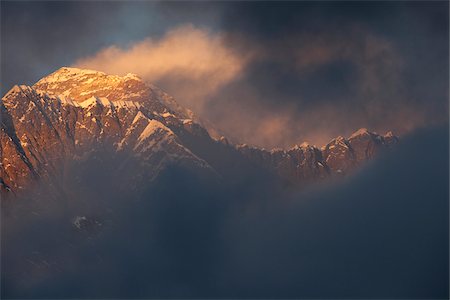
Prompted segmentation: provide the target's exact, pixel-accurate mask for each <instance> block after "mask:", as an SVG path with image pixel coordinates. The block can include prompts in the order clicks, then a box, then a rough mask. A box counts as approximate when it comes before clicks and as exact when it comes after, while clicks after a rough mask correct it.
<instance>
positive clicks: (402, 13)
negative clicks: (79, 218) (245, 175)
mask: <svg viewBox="0 0 450 300" xmlns="http://www.w3.org/2000/svg"><path fill="white" fill-rule="evenodd" d="M448 22H449V21H448V3H446V2H420V1H415V2H379V1H378V2H373V3H358V2H354V1H352V2H319V3H312V2H283V3H279V2H277V3H273V2H262V3H259V2H243V3H240V2H214V3H207V2H133V3H127V4H125V3H120V2H81V3H80V2H18V3H13V2H2V83H3V87H5V88H6V89H8V88H9V87H10V86H12V85H13V84H15V83H28V84H29V83H33V82H34V81H36V80H37V79H39V78H40V77H42V76H44V75H45V74H48V73H50V72H51V71H53V70H55V69H57V68H59V67H60V66H61V65H70V64H73V63H75V62H76V61H78V60H79V59H81V58H85V57H90V56H92V55H94V54H96V53H97V52H98V51H99V50H101V49H103V48H106V47H110V46H115V47H119V48H125V49H127V47H130V46H132V45H135V44H136V43H137V44H139V42H141V41H143V40H144V39H145V38H148V37H152V38H155V39H159V38H161V37H162V36H164V34H166V33H167V32H168V31H170V30H172V29H173V28H176V27H179V26H181V25H185V24H192V26H193V28H195V29H199V30H203V29H205V28H206V29H207V30H209V32H210V34H211V39H214V38H215V34H220V36H221V37H224V40H223V45H222V46H223V47H224V49H225V50H226V51H234V52H235V56H236V57H238V58H239V57H247V55H248V54H249V53H251V54H252V55H251V58H252V59H245V64H243V65H242V66H241V67H243V69H242V72H239V76H236V77H233V78H234V80H232V81H230V82H229V83H228V84H223V85H221V86H220V88H218V89H216V90H214V91H215V92H214V93H213V94H207V95H204V94H201V93H200V94H199V93H187V92H186V91H187V90H188V89H187V87H189V86H192V87H193V88H192V91H197V90H198V88H197V87H198V86H201V82H202V81H203V80H198V82H200V84H198V83H195V82H193V81H192V80H188V79H184V78H185V77H181V78H180V77H179V76H171V77H169V78H166V77H164V78H160V79H157V78H156V79H155V76H150V77H151V78H152V79H153V80H155V81H156V82H155V83H156V84H159V85H161V87H162V88H165V89H167V90H168V92H169V93H171V94H173V95H174V96H175V97H176V98H177V99H178V100H179V102H181V103H182V104H184V105H186V106H189V107H192V108H194V109H195V110H196V111H197V113H199V114H200V115H201V116H203V117H205V118H207V119H210V120H214V123H215V125H216V126H217V127H219V129H221V130H222V131H223V132H224V133H226V134H227V135H229V136H231V137H232V138H234V139H235V140H236V141H239V142H246V143H250V144H256V145H260V146H266V147H274V146H290V145H292V144H294V143H299V142H302V141H304V140H307V141H309V142H312V143H316V144H318V145H320V144H323V143H325V142H326V141H328V140H329V139H330V138H331V137H334V136H336V135H348V134H350V133H351V132H352V131H353V130H355V129H357V128H359V127H368V128H370V129H371V130H376V131H380V132H383V131H385V130H394V131H395V132H397V133H399V134H404V133H407V132H409V131H410V130H413V129H414V128H418V127H423V126H428V125H432V124H436V123H441V122H445V121H446V120H447V119H448V115H447V112H448V103H447V102H448V67H449V63H448V62H449V59H448ZM186 48H189V47H188V46H187V45H186ZM146 63H147V62H146V61H143V62H142V63H139V65H140V66H144V65H145V64H146ZM181 72H182V73H183V70H181ZM184 73H188V71H186V72H184ZM171 78H173V80H171ZM211 78H212V77H211ZM205 99H206V100H205ZM199 103H200V104H199ZM204 103H206V104H204ZM224 112H226V113H224ZM248 115H251V116H249V117H248ZM273 124H278V125H277V126H274V125H273ZM236 127H239V128H243V130H239V129H237V128H236ZM264 128H271V129H270V130H268V132H269V134H270V136H269V135H268V134H266V133H265V131H266V130H264ZM274 128H275V129H274Z"/></svg>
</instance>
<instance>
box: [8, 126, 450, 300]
mask: <svg viewBox="0 0 450 300" xmlns="http://www.w3.org/2000/svg"><path fill="white" fill-rule="evenodd" d="M448 134H449V132H448V127H445V128H435V129H432V130H423V131H420V132H417V133H416V134H414V135H412V136H409V137H407V138H404V139H403V140H402V142H401V144H400V145H399V147H398V148H396V149H394V150H393V151H392V152H389V153H385V155H384V156H381V157H379V159H377V160H375V161H373V162H372V163H371V164H369V165H368V166H367V167H366V168H364V169H362V170H360V171H359V173H358V174H355V175H354V176H352V177H349V178H347V179H345V180H344V181H341V182H336V183H328V184H324V185H320V186H317V187H311V188H310V189H308V190H305V191H303V192H301V193H299V192H294V191H292V190H291V191H288V190H286V188H285V187H283V186H280V185H279V184H278V183H276V182H274V181H272V180H271V179H270V178H269V177H260V176H252V177H249V179H248V180H247V181H246V182H245V184H242V181H241V182H239V183H236V182H235V183H231V182H222V183H221V184H218V183H217V182H214V181H212V180H209V179H208V178H205V177H202V176H195V174H193V173H192V172H190V171H186V170H182V169H179V168H170V169H168V170H167V172H165V173H164V174H162V176H161V177H160V179H159V181H158V182H157V183H155V185H154V186H152V187H148V192H147V193H145V194H144V195H143V196H137V195H134V194H132V193H130V192H128V193H126V194H118V193H115V192H109V191H110V190H109V189H106V187H107V186H114V185H111V182H109V183H107V182H108V181H109V180H105V181H107V182H105V183H104V185H105V186H103V184H102V182H101V181H100V182H99V185H96V186H95V187H91V188H90V187H87V186H86V184H82V185H81V186H80V185H77V186H76V187H75V189H74V190H73V194H74V195H76V194H77V195H78V197H77V198H76V199H72V200H71V202H70V201H69V204H70V205H69V206H68V207H65V208H64V206H63V205H62V203H61V202H59V201H57V202H49V201H48V199H39V201H38V202H37V203H36V204H35V206H33V205H32V204H30V202H22V203H25V204H24V205H23V208H17V206H16V207H15V208H14V209H12V210H5V209H2V214H3V215H2V227H1V228H2V297H5V298H28V297H33V298H67V297H68V296H69V295H70V297H76V298H95V297H100V298H168V297H170V298H218V297H226V298H427V299H429V298H446V297H448V288H449V286H448V282H449V278H448V263H449V261H448V250H449V249H448V238H449V231H448V221H449V219H448V209H449V206H448V196H449V194H448V191H449V190H448V182H449V173H448V164H449V160H448V151H449V149H448ZM90 165H91V163H90V162H89V161H87V162H86V166H87V169H84V171H83V172H87V174H89V173H90V169H91V168H95V173H96V174H97V175H101V173H102V171H101V170H102V169H101V168H99V167H98V166H97V165H94V166H93V167H91V168H90V167H89V166H90ZM412 170H413V171H412ZM91 171H94V170H91ZM81 174H82V173H81ZM81 174H80V175H81ZM125 175H126V174H124V176H125ZM100 177H102V176H100ZM89 181H90V179H89V178H87V179H86V182H89ZM83 191H85V192H83ZM89 191H91V192H92V191H95V193H94V194H91V193H89ZM99 191H100V192H99ZM89 195H91V196H89ZM92 195H95V196H92ZM62 200H63V199H60V201H62ZM49 207H54V209H49ZM76 215H82V216H88V217H89V218H90V219H92V220H94V219H95V220H99V221H101V223H102V224H103V226H102V227H101V229H100V230H98V232H97V231H95V230H91V231H79V230H75V229H74V226H73V225H72V222H71V221H72V220H73V218H74V216H76Z"/></svg>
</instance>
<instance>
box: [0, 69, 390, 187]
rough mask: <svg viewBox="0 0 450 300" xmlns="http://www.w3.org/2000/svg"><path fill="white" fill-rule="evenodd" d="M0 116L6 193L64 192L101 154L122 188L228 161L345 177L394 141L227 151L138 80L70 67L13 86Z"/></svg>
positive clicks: (357, 139)
mask: <svg viewBox="0 0 450 300" xmlns="http://www.w3.org/2000/svg"><path fill="white" fill-rule="evenodd" d="M0 108H1V128H0V158H1V160H0V163H1V165H0V187H1V189H0V190H1V191H2V193H3V194H8V193H11V192H13V193H15V192H17V191H21V190H26V189H27V188H28V187H30V186H32V185H35V184H45V185H48V186H51V187H54V188H55V189H56V190H64V186H65V183H66V182H67V181H70V180H71V176H72V175H71V172H70V166H71V165H72V164H73V162H80V161H81V162H82V161H83V160H86V159H87V158H89V157H95V156H96V155H100V156H101V155H106V154H105V153H108V154H107V155H109V156H111V157H115V159H116V160H115V162H116V163H117V165H114V166H110V168H111V170H110V172H113V173H114V172H117V173H122V174H128V175H130V176H126V178H122V179H121V180H120V182H121V184H122V185H123V187H124V188H133V189H136V188H139V186H141V185H145V183H148V182H150V181H152V180H153V179H154V178H155V177H156V176H157V175H158V174H159V173H160V171H161V170H163V169H164V168H166V167H167V166H168V165H171V164H176V165H182V166H185V167H187V168H190V169H192V170H196V171H201V172H206V173H208V174H211V176H217V177H218V178H219V177H221V176H223V175H224V174H225V173H226V171H225V168H226V166H225V165H226V164H225V163H223V162H221V159H222V158H223V157H225V156H227V157H229V158H228V159H231V160H236V159H237V160H239V161H245V162H246V163H248V164H251V165H254V166H256V167H257V168H261V169H263V170H266V171H268V172H272V173H274V174H276V175H277V176H279V177H281V178H283V179H284V180H288V181H290V182H292V183H295V184H296V183H305V182H309V181H313V180H318V179H324V178H327V177H329V176H330V175H333V174H335V173H336V174H337V173H339V174H346V173H348V172H350V171H351V170H352V169H354V168H355V167H356V166H358V165H360V164H361V163H363V162H364V161H366V160H368V159H371V158H372V157H373V156H374V155H376V153H377V152H378V151H380V150H381V149H383V148H386V147H389V146H391V145H393V144H395V143H396V142H397V138H396V137H395V136H393V135H392V133H388V134H387V135H385V136H380V135H377V134H375V133H371V132H368V131H367V130H365V129H361V130H358V131H357V132H355V133H354V134H353V135H352V136H350V137H349V138H348V139H345V138H342V137H338V138H336V139H333V140H332V141H331V142H330V143H328V144H327V145H326V146H324V147H322V148H321V149H319V148H317V147H314V146H310V145H306V144H302V145H300V146H296V147H294V148H292V149H289V150H272V151H266V150H263V149H258V148H252V147H248V146H245V145H237V146H234V145H230V144H228V142H227V141H226V140H225V139H220V140H218V141H217V140H214V139H212V138H211V137H210V136H209V135H208V133H207V130H206V129H205V128H204V127H203V126H202V125H201V124H202V122H201V120H199V119H197V118H196V116H195V115H194V114H193V113H192V112H191V111H190V110H188V109H185V108H183V107H181V106H180V105H178V104H177V103H176V101H175V100H174V99H173V98H172V97H171V96H169V95H168V94H166V93H164V92H163V91H161V90H160V89H158V88H157V87H155V86H152V85H149V84H146V83H144V82H143V81H142V80H140V79H139V78H138V77H137V76H135V75H131V74H129V75H126V76H124V77H119V76H112V75H107V74H104V73H102V72H97V71H91V70H81V69H76V68H61V69H59V70H58V71H56V72H54V73H52V74H50V75H49V76H47V77H44V78H43V79H41V80H40V81H38V82H37V83H36V84H35V85H34V86H24V85H21V86H15V87H14V88H13V89H11V90H10V91H9V92H8V93H7V94H6V95H5V96H4V97H3V98H2V101H1V103H0ZM218 153H220V155H218ZM100 159H101V157H100Z"/></svg>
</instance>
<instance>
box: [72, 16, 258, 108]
mask: <svg viewBox="0 0 450 300" xmlns="http://www.w3.org/2000/svg"><path fill="white" fill-rule="evenodd" d="M248 59H249V55H247V56H241V55H237V54H236V53H235V52H233V51H232V50H231V49H230V48H228V47H227V46H226V45H225V43H224V40H223V36H222V35H220V34H213V33H211V32H209V31H208V30H205V29H200V28H196V27H194V26H192V25H184V26H181V27H177V28H175V29H172V30H170V31H168V32H167V33H166V34H165V35H164V36H163V37H161V38H160V39H152V38H147V39H145V40H143V41H139V42H137V43H134V44H132V45H131V46H130V47H128V48H126V49H121V48H118V47H116V46H111V47H108V48H105V49H103V50H101V51H99V52H98V53H97V54H95V55H93V56H91V57H87V58H83V59H80V60H79V61H77V62H76V63H75V65H76V66H78V67H82V68H90V69H95V70H100V71H104V72H107V73H111V74H118V75H125V74H127V73H136V74H138V75H139V76H141V77H142V78H143V79H145V80H147V81H149V82H154V83H159V84H160V85H161V86H164V87H165V88H166V89H168V90H170V91H175V92H174V94H175V96H180V97H179V98H180V102H181V103H183V104H185V103H189V105H188V106H189V107H191V108H193V109H194V110H195V111H197V112H201V111H202V110H203V106H204V104H205V102H206V101H207V98H208V97H209V96H211V94H213V93H214V92H216V91H217V90H218V89H219V88H221V87H222V86H224V85H226V84H227V83H229V82H230V81H233V80H235V79H236V78H237V77H238V76H239V75H240V74H241V72H242V70H243V68H244V66H245V64H246V62H247V60H248Z"/></svg>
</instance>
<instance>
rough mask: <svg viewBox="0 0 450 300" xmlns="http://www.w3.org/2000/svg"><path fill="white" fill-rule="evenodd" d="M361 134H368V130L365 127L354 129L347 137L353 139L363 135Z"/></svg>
mask: <svg viewBox="0 0 450 300" xmlns="http://www.w3.org/2000/svg"><path fill="white" fill-rule="evenodd" d="M363 135H370V132H369V130H367V128H360V129H358V130H357V131H355V132H354V133H353V134H352V135H351V136H350V137H349V138H348V139H349V140H350V139H354V138H356V137H359V136H363Z"/></svg>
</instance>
